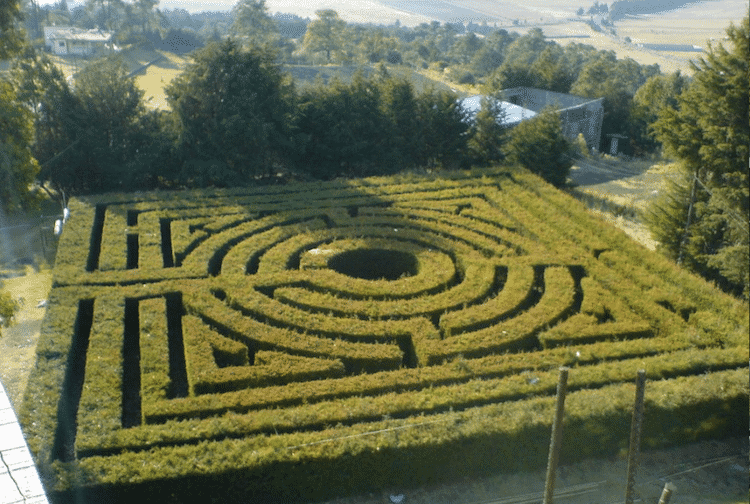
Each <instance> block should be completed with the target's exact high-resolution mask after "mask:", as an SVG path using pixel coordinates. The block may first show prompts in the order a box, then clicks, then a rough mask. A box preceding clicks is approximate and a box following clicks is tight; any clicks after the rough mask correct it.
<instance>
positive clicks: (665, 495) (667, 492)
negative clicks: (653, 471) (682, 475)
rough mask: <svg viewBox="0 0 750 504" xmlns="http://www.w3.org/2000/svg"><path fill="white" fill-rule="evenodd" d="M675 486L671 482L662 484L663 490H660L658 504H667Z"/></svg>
mask: <svg viewBox="0 0 750 504" xmlns="http://www.w3.org/2000/svg"><path fill="white" fill-rule="evenodd" d="M675 490H677V488H676V487H675V486H674V485H673V484H672V483H667V484H666V485H664V490H662V491H661V497H659V504H669V499H671V498H672V492H674V491H675Z"/></svg>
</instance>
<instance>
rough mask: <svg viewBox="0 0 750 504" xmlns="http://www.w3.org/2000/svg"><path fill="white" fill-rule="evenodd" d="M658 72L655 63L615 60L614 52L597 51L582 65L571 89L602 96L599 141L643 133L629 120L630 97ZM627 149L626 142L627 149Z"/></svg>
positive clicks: (598, 96)
mask: <svg viewBox="0 0 750 504" xmlns="http://www.w3.org/2000/svg"><path fill="white" fill-rule="evenodd" d="M658 73H659V67H658V65H651V66H647V67H642V66H641V65H639V64H638V63H636V62H635V61H634V60H632V59H630V58H625V59H622V60H618V59H617V57H616V56H615V53H614V52H613V51H600V52H599V53H598V54H597V55H596V57H594V58H593V59H591V60H589V61H588V62H587V63H586V65H585V66H584V67H583V68H582V70H581V73H580V74H579V75H578V78H577V79H576V81H575V82H574V83H573V85H572V86H571V88H570V92H571V93H572V94H575V95H579V96H585V97H588V98H601V97H603V98H604V119H603V121H602V142H604V141H605V140H606V138H607V135H608V134H621V135H626V136H628V137H631V138H632V137H636V136H642V134H643V132H639V131H637V130H636V129H635V128H637V127H638V123H634V122H632V121H631V116H630V113H631V108H632V103H633V96H634V95H635V93H636V91H638V88H640V87H641V86H642V85H643V84H644V83H645V82H646V80H648V78H649V77H651V76H652V75H656V74H658ZM629 149H630V146H629V143H627V144H626V151H628V150H629ZM631 152H632V151H631Z"/></svg>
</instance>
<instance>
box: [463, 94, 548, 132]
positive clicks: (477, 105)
mask: <svg viewBox="0 0 750 504" xmlns="http://www.w3.org/2000/svg"><path fill="white" fill-rule="evenodd" d="M482 98H484V96H482V95H475V96H469V97H468V98H464V99H463V100H461V105H463V107H464V109H465V110H467V111H468V112H469V113H470V114H471V118H472V119H473V118H474V116H475V115H476V114H477V112H479V111H480V110H481V109H482ZM500 107H501V108H502V109H503V112H504V113H505V114H504V119H503V124H505V125H507V126H510V125H512V124H518V123H520V122H521V121H524V120H526V119H531V118H532V117H534V116H535V115H536V112H534V111H533V110H529V109H527V108H523V107H521V106H518V105H515V104H513V103H509V102H506V101H504V102H500Z"/></svg>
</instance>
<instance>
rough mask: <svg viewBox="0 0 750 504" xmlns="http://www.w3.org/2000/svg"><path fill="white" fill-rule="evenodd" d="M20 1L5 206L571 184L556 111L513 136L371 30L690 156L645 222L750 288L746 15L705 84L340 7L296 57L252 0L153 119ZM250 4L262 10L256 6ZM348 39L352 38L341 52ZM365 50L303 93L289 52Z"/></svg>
mask: <svg viewBox="0 0 750 504" xmlns="http://www.w3.org/2000/svg"><path fill="white" fill-rule="evenodd" d="M9 5H10V7H11V8H8V9H5V10H3V12H2V15H0V35H2V37H0V40H2V43H1V44H0V58H8V57H10V56H13V55H16V58H15V60H14V63H13V68H12V70H11V72H10V78H9V79H3V80H2V81H0V126H2V128H0V132H2V135H3V137H2V138H0V179H1V181H0V182H1V183H0V192H2V194H1V195H2V203H3V206H4V207H5V208H12V207H14V206H15V207H17V206H18V205H22V204H23V203H24V202H25V201H28V199H29V197H30V196H29V194H30V193H29V191H28V188H29V186H30V184H32V183H33V182H34V181H35V180H37V181H39V182H42V187H45V185H44V183H49V184H51V185H52V186H53V187H56V188H59V189H62V190H65V191H66V192H68V193H78V194H84V193H91V192H100V191H111V190H122V191H129V190H143V189H149V188H181V187H205V186H233V185H238V184H254V183H264V182H270V181H278V180H279V179H278V177H277V176H276V175H277V174H278V173H292V174H294V176H296V177H300V178H322V179H328V178H333V177H338V176H364V175H375V174H388V173H394V172H397V171H399V170H403V169H409V168H417V167H420V168H422V167H427V168H441V167H444V168H461V167H468V166H475V165H482V164H489V163H497V162H507V163H519V164H523V165H526V166H528V167H529V168H531V169H532V170H534V171H536V172H538V173H540V174H541V175H542V176H544V177H545V178H547V180H549V181H551V182H553V183H555V184H557V185H564V183H565V175H567V170H568V169H569V167H570V157H569V156H570V153H569V149H570V148H571V146H570V144H569V142H567V141H566V140H565V139H564V138H562V135H561V132H560V124H559V121H557V120H556V118H555V115H554V113H553V112H550V111H548V112H546V113H544V114H541V116H540V117H539V118H538V119H537V120H535V121H528V122H524V123H522V124H521V125H519V126H518V127H516V128H514V129H513V130H510V131H508V130H506V129H505V128H503V127H502V124H501V122H500V121H498V120H497V116H498V114H499V113H500V110H499V109H498V104H497V102H496V101H495V100H492V99H486V100H485V101H484V104H483V109H482V111H481V112H480V113H479V114H477V116H476V118H475V120H473V121H470V120H468V113H467V111H466V110H464V109H463V108H462V107H461V105H460V103H459V102H458V101H457V96H456V95H455V94H454V93H452V92H446V91H439V90H434V89H428V90H426V91H423V92H421V93H417V92H415V90H414V88H413V86H412V85H411V84H410V83H409V82H408V81H405V80H403V79H400V78H397V77H393V76H391V75H389V73H388V70H387V67H386V66H385V65H384V64H382V63H383V59H382V57H381V56H383V55H386V59H387V54H388V52H384V51H385V49H384V48H389V47H390V48H389V49H388V51H391V50H395V51H399V50H401V49H403V48H404V47H405V46H403V45H401V46H400V45H395V46H389V45H388V44H386V45H379V44H374V43H373V44H370V45H369V46H368V45H367V44H368V43H369V42H367V43H365V42H363V41H364V40H370V41H371V42H372V41H373V39H368V38H367V37H369V35H368V34H370V35H371V34H373V33H382V34H383V36H384V37H385V38H388V37H390V35H388V37H386V35H387V34H388V33H394V34H404V33H410V34H411V35H409V37H411V36H412V35H413V38H412V39H411V41H410V42H406V43H407V44H410V43H416V44H420V45H418V46H417V50H416V51H415V52H414V54H416V55H417V56H414V55H410V54H411V53H409V52H408V51H404V53H403V54H401V53H399V54H401V60H400V64H412V63H409V61H410V60H411V58H413V57H419V58H422V59H423V60H424V62H425V63H426V62H427V60H426V59H425V58H427V59H434V60H433V61H431V62H430V63H428V66H429V65H431V64H433V63H435V61H443V62H445V61H447V60H449V59H450V60H451V61H452V64H453V65H458V66H460V65H464V66H465V68H469V67H470V66H471V65H474V64H477V65H479V64H480V63H481V64H483V65H485V66H484V67H482V68H483V69H482V70H481V72H483V73H482V75H483V78H484V79H485V80H484V86H485V89H486V90H487V92H488V93H489V94H490V95H491V94H492V92H493V91H497V90H498V89H502V88H507V87H513V86H517V85H533V86H535V87H540V88H543V89H551V90H553V91H562V92H571V93H574V94H579V95H582V96H590V97H600V96H604V97H605V119H604V121H605V122H604V126H603V133H604V134H605V135H606V133H607V132H610V131H611V132H616V133H624V134H626V135H628V134H629V136H630V140H631V148H632V149H633V151H635V152H647V151H650V150H654V149H658V148H660V147H662V146H663V148H664V150H665V152H666V153H667V154H669V155H671V156H673V157H674V158H676V159H678V160H680V161H681V163H680V165H679V166H680V168H679V169H680V170H682V171H684V173H685V180H684V181H683V182H681V183H678V184H676V185H675V187H674V188H673V190H672V191H670V192H669V193H668V194H666V195H665V196H664V198H663V199H662V201H660V202H659V203H658V204H657V205H655V206H654V207H653V208H652V210H651V212H650V213H649V215H648V220H649V222H650V225H651V228H652V231H653V232H654V234H655V237H657V239H658V240H659V241H660V243H661V248H662V250H663V251H664V252H665V253H666V254H667V255H669V256H671V257H673V258H674V259H675V260H676V261H679V262H680V263H682V264H683V265H684V266H686V267H688V268H690V269H692V270H694V271H697V272H699V273H701V274H702V275H704V276H705V277H707V278H709V279H711V280H713V281H716V282H717V283H718V284H719V285H721V286H722V287H723V288H725V289H726V290H728V291H730V292H734V293H735V294H738V295H743V296H745V297H747V296H748V287H747V286H748V264H749V263H750V261H749V260H748V229H747V222H748V206H749V204H748V192H749V191H748V175H747V162H748V157H747V156H748V154H747V150H748V149H747V138H748V136H750V131H748V130H749V129H750V126H749V124H750V123H749V121H748V116H747V110H748V103H747V99H748V79H747V75H748V70H747V62H748V60H749V59H750V57H749V55H748V44H747V32H748V29H747V18H746V19H745V20H743V22H742V24H741V26H740V27H734V26H732V27H730V28H729V30H728V32H727V33H728V35H729V44H728V45H729V46H730V47H727V48H725V47H724V46H722V45H719V46H717V47H709V49H708V51H707V52H706V56H705V57H704V58H703V59H701V60H700V61H699V62H698V63H697V64H696V66H695V68H694V71H695V72H694V73H695V75H694V76H693V78H686V77H685V76H682V75H680V74H679V73H678V74H672V75H663V74H661V73H660V72H659V70H658V67H656V66H646V67H644V66H641V65H638V64H637V63H635V62H634V61H633V60H630V59H624V60H618V59H617V58H616V57H615V55H614V53H612V52H606V51H596V50H593V48H591V49H589V48H587V47H586V46H581V45H579V44H570V45H568V46H566V47H565V48H562V47H560V46H558V45H557V44H555V43H552V42H549V41H547V40H546V39H545V38H544V36H543V34H542V33H541V31H539V30H530V32H529V33H528V34H526V35H523V36H518V35H517V34H509V33H507V32H504V31H503V30H497V31H493V32H491V33H490V34H489V35H487V36H485V37H478V36H471V34H470V33H469V34H465V35H464V36H461V37H458V36H456V34H455V33H453V28H451V25H439V24H437V23H432V24H430V25H423V26H422V25H421V26H420V27H416V28H414V29H405V28H403V27H400V26H396V25H394V26H392V27H381V28H373V27H361V26H360V27H357V26H350V25H347V24H346V23H343V22H340V19H338V16H337V15H336V14H335V12H332V11H331V12H321V13H319V15H318V19H316V20H315V21H312V22H310V23H308V25H307V27H306V31H305V35H304V36H303V37H302V38H301V39H300V40H298V41H297V42H295V44H294V49H292V50H291V51H288V52H285V51H287V50H286V49H284V47H285V44H287V42H283V41H282V40H281V39H282V38H283V37H280V36H279V35H278V33H277V31H276V28H274V27H275V26H276V25H275V24H274V22H273V20H271V21H269V19H271V17H270V16H268V14H267V12H266V11H265V6H264V3H263V2H262V1H259V0H243V2H241V3H240V4H238V6H237V7H236V8H235V13H234V14H235V17H234V22H233V24H232V26H231V27H230V29H231V30H232V33H233V34H234V36H233V37H230V38H223V39H222V38H221V37H220V40H219V41H215V42H210V43H208V44H207V45H205V47H203V48H202V49H200V50H198V51H196V52H195V53H193V63H192V64H191V65H189V66H188V68H186V70H185V72H184V73H183V74H182V75H181V76H179V77H178V78H176V79H175V80H174V81H173V82H172V83H171V84H170V85H169V86H167V88H166V90H165V91H166V95H167V97H168V102H169V105H170V109H169V110H167V111H154V110H149V109H147V108H146V107H145V105H144V103H143V92H142V91H141V90H140V89H138V87H137V86H136V85H135V83H134V81H133V79H128V78H125V76H126V75H127V73H126V70H125V68H124V66H123V65H122V64H121V63H120V62H119V61H118V59H117V58H116V57H110V58H108V59H106V60H104V61H102V62H99V63H98V64H96V65H90V66H88V67H87V68H85V69H84V70H83V71H81V72H80V73H79V74H78V75H77V76H76V79H75V81H74V83H73V84H72V85H71V83H68V82H67V81H66V79H65V78H64V76H63V75H62V73H61V72H60V71H59V69H57V68H56V67H55V66H54V65H53V64H52V63H51V62H50V61H49V59H48V58H47V57H46V55H44V54H43V53H40V52H38V51H36V50H34V49H33V48H31V47H28V46H26V47H25V48H24V40H23V37H22V36H20V35H19V32H18V30H17V27H18V24H19V22H20V20H21V9H20V7H19V6H18V4H13V3H10V4H9ZM243 5H244V6H245V7H248V9H249V10H248V11H247V12H245V13H244V14H243V13H242V12H240V10H239V9H240V7H241V6H243ZM243 16H244V17H243ZM242 19H244V21H241V22H239V21H238V20H242ZM251 22H255V23H259V24H257V26H256V29H254V30H250V31H248V30H246V29H245V28H243V26H246V25H247V24H248V23H251ZM243 30H244V31H243ZM347 30H353V31H351V32H349V31H347ZM373 30H374V31H373ZM377 30H381V32H377ZM357 33H358V34H359V35H360V36H361V38H356V37H354V34H357ZM418 33H424V34H428V33H430V34H432V35H430V37H431V38H429V37H427V35H425V37H421V38H420V36H418V35H417V34H418ZM452 33H453V35H451V34H452ZM343 34H347V37H349V39H350V40H351V41H352V43H351V47H350V48H344V46H341V45H337V44H339V43H340V42H339V41H340V40H341V39H340V37H343V36H344V35H343ZM394 36H395V35H394ZM409 37H405V38H404V39H405V40H406V39H408V38H409ZM396 38H398V39H399V40H401V38H400V37H396ZM329 39H330V40H329ZM428 40H431V41H432V43H434V46H433V45H432V44H431V43H429V42H428ZM425 42H427V43H428V45H424V43H425ZM428 46H429V47H428ZM363 47H365V48H367V50H368V51H369V53H368V52H365V53H362V54H360V56H357V57H361V56H362V55H366V54H369V55H370V56H368V58H369V59H368V61H370V62H375V64H374V66H375V70H374V71H373V72H371V73H370V74H369V75H366V74H365V73H360V74H358V75H357V76H355V78H354V79H353V80H352V81H351V82H350V83H344V82H337V81H334V82H332V83H330V84H328V85H325V84H323V83H319V84H318V85H316V86H312V87H306V88H304V89H299V90H298V89H296V88H295V86H294V84H293V82H292V81H291V80H290V78H289V77H288V76H287V75H286V74H285V73H284V71H283V68H284V64H285V63H286V62H287V59H286V58H287V56H285V54H290V55H291V56H290V57H297V56H296V55H304V54H307V56H305V57H314V58H318V59H319V60H320V61H321V62H326V61H329V60H330V61H340V58H343V57H350V56H346V54H344V56H342V54H341V53H342V51H344V52H346V53H347V54H350V55H351V54H355V53H354V52H351V51H360V50H361V49H362V48H363ZM420 47H423V48H424V50H422V49H420ZM459 47H463V49H458V48H459ZM431 48H432V49H431ZM470 48H471V49H470ZM370 49H372V50H370ZM433 49H434V51H433ZM379 51H380V52H379ZM493 51H494V52H493ZM479 54H481V55H483V56H482V57H479V56H477V55H479ZM404 55H408V56H406V57H404ZM300 57H302V56H300ZM453 58H455V59H453ZM461 58H463V59H461ZM405 62H406V63H405ZM378 63H381V65H378ZM395 64H399V63H398V61H397V62H396V63H395ZM441 65H442V63H441V64H439V65H438V67H439V66H441ZM477 73H480V72H477ZM623 130H624V131H623Z"/></svg>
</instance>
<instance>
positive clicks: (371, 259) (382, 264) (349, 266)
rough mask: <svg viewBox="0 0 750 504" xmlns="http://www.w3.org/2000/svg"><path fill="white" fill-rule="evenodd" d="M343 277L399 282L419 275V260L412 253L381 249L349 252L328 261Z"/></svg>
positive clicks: (329, 265)
mask: <svg viewBox="0 0 750 504" xmlns="http://www.w3.org/2000/svg"><path fill="white" fill-rule="evenodd" d="M328 267H329V268H331V269H332V270H334V271H336V272H338V273H341V274H342V275H346V276H350V277H354V278H361V279H364V280H391V281H392V280H398V279H399V278H404V277H410V276H414V275H416V274H417V272H418V270H419V260H418V259H417V256H416V255H414V254H413V253H411V252H405V251H402V250H388V249H381V248H374V249H369V248H363V249H355V250H348V251H345V252H342V253H340V254H336V255H334V256H333V257H331V258H330V259H329V260H328Z"/></svg>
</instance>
